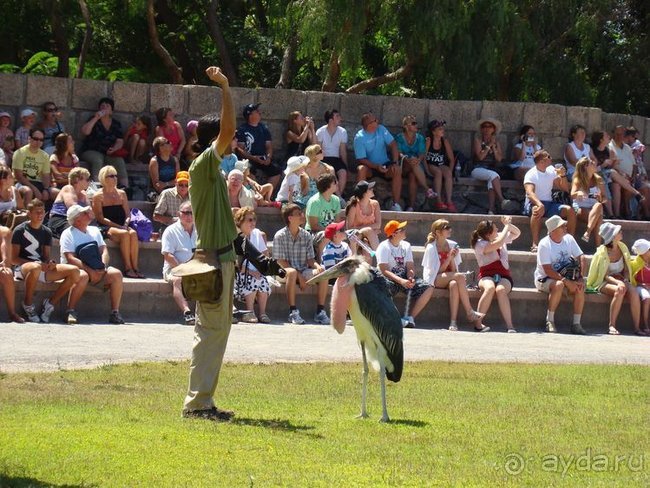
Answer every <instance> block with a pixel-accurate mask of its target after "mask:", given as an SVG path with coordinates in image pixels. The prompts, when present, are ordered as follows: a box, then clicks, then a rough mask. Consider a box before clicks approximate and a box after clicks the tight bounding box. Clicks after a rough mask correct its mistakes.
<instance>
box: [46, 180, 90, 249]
mask: <svg viewBox="0 0 650 488" xmlns="http://www.w3.org/2000/svg"><path fill="white" fill-rule="evenodd" d="M89 183H90V171H88V170H87V169H86V168H74V169H73V170H72V171H70V173H68V184H67V185H65V186H64V187H63V188H61V191H60V192H59V194H58V195H57V196H56V200H54V203H53V204H52V208H51V209H50V220H49V222H48V224H47V226H48V227H49V228H50V230H51V231H52V235H53V236H54V237H56V238H57V239H59V238H61V234H62V233H63V231H64V230H66V229H67V228H68V227H70V224H69V223H68V217H67V213H68V209H69V208H70V207H72V206H73V205H75V204H78V205H82V206H84V207H87V206H88V205H90V203H89V202H88V197H87V195H86V190H87V189H88V185H89Z"/></svg>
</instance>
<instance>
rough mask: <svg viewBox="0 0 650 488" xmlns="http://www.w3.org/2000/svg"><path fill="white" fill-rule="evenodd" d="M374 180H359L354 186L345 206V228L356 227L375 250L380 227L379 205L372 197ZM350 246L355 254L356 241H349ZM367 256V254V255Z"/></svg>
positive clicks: (359, 233) (358, 232)
mask: <svg viewBox="0 0 650 488" xmlns="http://www.w3.org/2000/svg"><path fill="white" fill-rule="evenodd" d="M374 186H375V182H374V181H371V182H367V181H365V180H361V181H359V182H358V183H357V184H356V186H355V187H354V192H353V193H352V197H351V198H350V201H349V202H348V205H347V206H346V208H345V227H346V229H356V231H357V234H358V235H359V237H361V238H362V239H365V240H366V241H368V245H369V246H370V247H371V248H372V249H373V250H376V249H377V246H378V245H379V235H378V234H379V232H380V229H381V207H380V206H379V202H378V201H377V200H375V199H374V198H373V197H374V196H375V192H374V190H373V187H374ZM350 247H351V248H352V252H353V253H355V254H356V250H357V249H356V247H357V245H356V243H355V242H353V241H351V242H350ZM368 257H369V256H368Z"/></svg>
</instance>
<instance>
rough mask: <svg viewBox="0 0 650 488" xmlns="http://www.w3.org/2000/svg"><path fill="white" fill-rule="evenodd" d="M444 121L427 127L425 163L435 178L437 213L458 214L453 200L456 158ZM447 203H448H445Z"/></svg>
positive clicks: (435, 207) (435, 122) (433, 122)
mask: <svg viewBox="0 0 650 488" xmlns="http://www.w3.org/2000/svg"><path fill="white" fill-rule="evenodd" d="M445 125H447V122H445V121H444V120H432V121H431V122H429V125H428V126H427V138H426V142H425V151H426V155H425V161H426V163H427V170H428V171H429V173H430V174H431V176H433V191H434V192H435V193H437V194H438V196H437V199H438V201H437V202H436V204H435V206H434V210H436V211H437V212H453V213H456V212H458V209H457V208H456V205H454V202H453V201H452V200H451V197H452V192H453V186H454V167H455V166H456V158H455V157H454V151H453V149H452V147H451V143H450V142H449V140H448V139H445ZM443 185H444V187H445V196H444V198H443V196H442V187H443ZM445 202H446V203H445Z"/></svg>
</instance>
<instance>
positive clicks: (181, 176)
mask: <svg viewBox="0 0 650 488" xmlns="http://www.w3.org/2000/svg"><path fill="white" fill-rule="evenodd" d="M181 181H186V182H188V183H189V181H190V174H189V172H187V171H179V172H178V173H176V183H180V182H181Z"/></svg>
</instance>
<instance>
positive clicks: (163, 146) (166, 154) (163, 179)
mask: <svg viewBox="0 0 650 488" xmlns="http://www.w3.org/2000/svg"><path fill="white" fill-rule="evenodd" d="M153 153H154V156H153V157H152V158H151V160H150V161H149V178H151V186H152V187H153V189H154V190H156V193H158V194H160V193H161V192H162V191H163V190H164V189H166V188H173V187H174V186H175V185H176V173H178V172H179V171H180V170H181V166H180V163H179V161H178V158H176V157H175V156H174V155H172V144H171V142H169V141H168V140H167V139H165V138H164V137H156V138H155V139H154V140H153Z"/></svg>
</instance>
